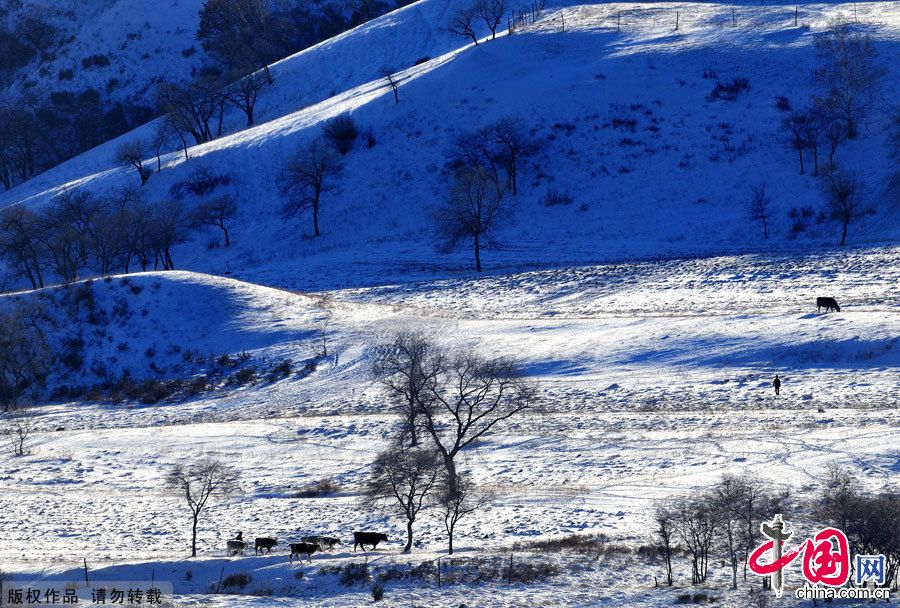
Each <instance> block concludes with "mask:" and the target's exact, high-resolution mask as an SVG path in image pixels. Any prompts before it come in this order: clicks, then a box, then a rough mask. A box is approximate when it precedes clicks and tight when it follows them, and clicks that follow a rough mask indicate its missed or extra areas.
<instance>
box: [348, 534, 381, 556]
mask: <svg viewBox="0 0 900 608" xmlns="http://www.w3.org/2000/svg"><path fill="white" fill-rule="evenodd" d="M387 539H388V537H387V534H382V533H381V532H354V533H353V550H354V551H356V547H357V546H359V547H362V550H363V551H365V550H366V545H372V551H374V550H375V547H377V546H378V543H380V542H381V541H384V542H387Z"/></svg>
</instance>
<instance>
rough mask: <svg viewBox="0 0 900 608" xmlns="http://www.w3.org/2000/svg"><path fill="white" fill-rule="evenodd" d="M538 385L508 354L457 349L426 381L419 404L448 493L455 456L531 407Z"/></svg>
mask: <svg viewBox="0 0 900 608" xmlns="http://www.w3.org/2000/svg"><path fill="white" fill-rule="evenodd" d="M535 394H536V389H535V386H534V385H533V384H532V383H530V382H529V381H528V380H527V379H526V378H525V376H524V375H523V373H522V370H521V369H519V366H518V365H517V364H516V363H515V362H513V361H511V360H509V359H483V358H481V357H478V356H477V355H472V354H466V355H463V354H460V355H457V356H455V357H454V358H452V359H449V358H448V364H447V365H446V369H445V370H444V371H443V372H442V373H441V374H440V375H439V376H438V377H437V378H435V381H434V382H433V383H432V384H431V385H429V391H428V395H427V397H426V399H425V400H424V401H423V402H422V403H421V404H420V406H421V407H422V417H423V420H424V426H425V429H426V430H427V431H428V434H429V435H430V436H431V438H432V439H433V440H434V445H435V447H436V448H437V450H438V452H439V454H440V456H441V458H442V460H443V462H444V467H445V469H446V471H447V480H448V481H447V482H448V492H449V493H450V494H451V495H453V494H455V493H456V488H455V484H456V481H457V479H458V477H457V473H456V457H457V456H458V455H459V453H460V451H462V450H463V449H465V448H466V447H467V446H469V445H471V444H472V443H473V442H475V441H477V440H478V439H480V438H482V437H484V436H485V435H487V434H488V433H490V432H491V431H492V430H493V429H494V428H496V427H497V426H498V425H499V424H501V423H502V422H504V421H506V420H508V419H509V418H512V417H513V416H515V415H516V414H519V413H521V412H524V411H526V410H530V409H534V408H535V407H536V402H535Z"/></svg>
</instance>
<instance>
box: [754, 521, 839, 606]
mask: <svg viewBox="0 0 900 608" xmlns="http://www.w3.org/2000/svg"><path fill="white" fill-rule="evenodd" d="M760 529H761V530H762V533H763V534H764V535H765V536H767V537H768V538H769V540H767V541H766V542H764V543H763V544H761V545H760V546H759V547H757V548H756V549H755V550H754V551H753V553H751V554H750V557H749V559H748V560H747V565H748V566H749V567H750V570H751V571H752V572H753V573H754V574H758V575H761V576H766V575H769V574H775V575H776V576H775V578H774V581H773V588H774V590H775V592H776V593H777V594H778V595H779V596H780V595H781V591H782V589H783V585H784V582H783V577H782V575H781V574H780V572H781V570H782V569H783V568H784V567H785V566H787V565H788V564H790V563H791V562H793V561H794V560H795V559H797V558H798V557H799V556H801V555H802V556H803V576H804V578H806V580H807V581H809V582H810V583H812V584H816V583H821V584H823V585H828V586H829V587H840V586H841V585H843V584H845V583H846V582H847V579H849V578H850V544H849V543H848V542H847V535H846V534H844V533H843V532H842V531H840V530H838V529H837V528H825V529H823V530H820V531H819V532H818V533H817V534H816V535H815V536H813V537H812V538H807V539H806V540H804V541H803V542H802V543H801V544H800V545H799V546H797V547H796V548H794V549H791V550H788V551H785V550H784V547H783V545H784V542H785V541H786V540H788V539H789V538H790V537H791V535H792V533H791V532H785V531H784V523H783V522H782V521H781V517H780V516H776V518H775V519H774V520H773V521H772V524H769V523H764V524H762V526H760ZM775 543H778V545H777V546H776V544H775ZM766 555H771V556H772V557H771V558H770V560H769V561H767V562H763V558H764V556H766Z"/></svg>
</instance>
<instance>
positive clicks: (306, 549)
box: [291, 543, 319, 562]
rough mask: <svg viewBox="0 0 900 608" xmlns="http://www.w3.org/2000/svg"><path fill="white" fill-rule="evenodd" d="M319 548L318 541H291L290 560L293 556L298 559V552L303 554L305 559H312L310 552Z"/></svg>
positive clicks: (292, 559)
mask: <svg viewBox="0 0 900 608" xmlns="http://www.w3.org/2000/svg"><path fill="white" fill-rule="evenodd" d="M318 550H319V545H318V543H291V562H293V561H294V556H295V555H296V556H297V559H300V554H305V555H306V559H307V560H309V561H312V554H313V553H315V552H316V551H318Z"/></svg>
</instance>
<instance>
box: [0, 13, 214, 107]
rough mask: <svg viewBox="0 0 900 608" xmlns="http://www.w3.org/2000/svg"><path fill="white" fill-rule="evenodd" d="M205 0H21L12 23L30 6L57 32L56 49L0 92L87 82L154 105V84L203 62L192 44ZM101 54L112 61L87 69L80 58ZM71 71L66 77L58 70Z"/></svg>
mask: <svg viewBox="0 0 900 608" xmlns="http://www.w3.org/2000/svg"><path fill="white" fill-rule="evenodd" d="M202 5H203V2H202V0H164V1H163V2H136V1H134V0H89V1H73V0H67V1H64V2H60V1H57V0H25V1H24V2H22V3H21V6H19V7H18V8H17V9H16V10H13V11H12V12H11V13H9V14H8V15H7V21H8V22H10V23H15V22H16V20H17V18H18V17H19V15H22V14H27V13H30V12H32V11H35V12H38V13H39V14H41V15H43V16H45V17H46V18H47V19H48V20H49V21H50V23H52V24H53V25H54V26H55V27H56V28H57V29H58V30H59V32H60V35H59V51H58V52H56V53H54V55H55V56H54V57H53V58H52V59H51V60H49V61H44V62H40V61H39V59H38V58H35V59H34V60H32V62H31V64H29V65H28V66H25V68H23V69H22V70H20V73H19V77H18V78H17V79H16V80H14V81H13V82H12V83H11V84H10V86H9V87H8V88H7V89H5V90H3V91H0V98H2V99H3V101H5V102H10V101H11V100H12V99H13V98H15V97H17V96H20V95H21V94H22V93H23V92H25V91H27V90H29V89H33V88H35V87H36V88H37V90H38V91H42V92H44V93H45V94H49V93H50V92H51V91H57V90H68V91H75V92H79V91H82V90H84V89H86V88H88V87H90V88H94V89H97V90H98V91H101V92H102V93H103V96H104V98H108V99H110V100H112V101H132V102H136V103H139V104H151V103H152V85H153V83H154V82H157V81H158V80H161V79H166V80H171V79H175V80H179V79H185V78H188V77H189V76H190V75H191V73H192V70H195V69H197V68H198V67H200V65H201V64H202V62H203V60H204V56H205V54H204V52H203V49H202V48H200V45H199V44H198V43H197V42H196V33H197V26H198V25H199V12H200V7H201V6H202ZM95 55H105V56H106V57H107V59H109V65H106V66H94V67H91V68H84V67H83V66H82V60H84V59H85V58H88V57H91V56H95ZM65 70H72V72H73V75H72V77H71V78H66V79H63V78H60V77H59V74H60V72H62V71H65Z"/></svg>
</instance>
